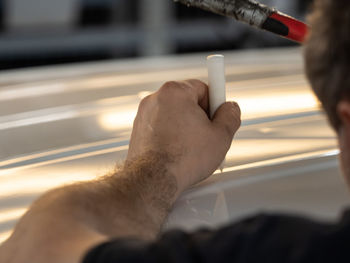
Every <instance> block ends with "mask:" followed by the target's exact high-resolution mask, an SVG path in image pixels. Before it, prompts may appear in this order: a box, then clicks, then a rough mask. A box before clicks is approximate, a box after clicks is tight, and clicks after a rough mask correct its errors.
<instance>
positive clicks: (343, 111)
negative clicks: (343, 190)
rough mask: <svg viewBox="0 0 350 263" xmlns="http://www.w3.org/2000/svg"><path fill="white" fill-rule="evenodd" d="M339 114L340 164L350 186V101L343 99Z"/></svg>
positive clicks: (338, 109)
mask: <svg viewBox="0 0 350 263" xmlns="http://www.w3.org/2000/svg"><path fill="white" fill-rule="evenodd" d="M337 115H338V117H339V119H340V120H341V123H342V124H341V125H340V128H339V130H338V142H339V148H340V164H341V168H342V171H343V175H344V177H345V180H346V181H347V183H348V186H350V102H349V101H347V100H343V101H341V102H340V103H339V104H338V106H337Z"/></svg>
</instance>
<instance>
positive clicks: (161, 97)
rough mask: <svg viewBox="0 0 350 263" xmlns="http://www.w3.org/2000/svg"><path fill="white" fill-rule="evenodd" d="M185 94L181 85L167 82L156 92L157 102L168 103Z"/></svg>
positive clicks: (175, 82)
mask: <svg viewBox="0 0 350 263" xmlns="http://www.w3.org/2000/svg"><path fill="white" fill-rule="evenodd" d="M184 94H185V92H184V89H183V85H182V84H181V83H180V82H177V81H168V82H166V83H165V84H163V85H162V86H161V87H160V89H159V90H158V92H157V98H158V101H159V102H168V101H170V100H173V99H177V98H179V97H181V96H183V95H184Z"/></svg>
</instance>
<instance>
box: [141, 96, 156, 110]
mask: <svg viewBox="0 0 350 263" xmlns="http://www.w3.org/2000/svg"><path fill="white" fill-rule="evenodd" d="M151 96H153V95H148V96H147V97H145V98H143V99H142V100H141V101H140V104H139V108H144V107H146V106H147V105H148V104H149V102H150V100H151Z"/></svg>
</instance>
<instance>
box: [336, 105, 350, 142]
mask: <svg viewBox="0 0 350 263" xmlns="http://www.w3.org/2000/svg"><path fill="white" fill-rule="evenodd" d="M337 115H338V117H339V119H340V120H341V125H342V129H343V131H346V132H347V133H349V136H350V102H349V101H347V100H342V101H340V102H339V103H338V105H337ZM344 129H345V130H344Z"/></svg>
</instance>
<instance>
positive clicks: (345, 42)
mask: <svg viewBox="0 0 350 263" xmlns="http://www.w3.org/2000/svg"><path fill="white" fill-rule="evenodd" d="M309 23H310V25H311V27H312V32H311V34H310V36H309V39H308V42H307V44H306V48H305V61H306V73H307V76H308V78H309V80H310V83H311V86H312V88H313V90H314V92H315V93H316V95H317V97H318V98H319V100H320V101H321V103H322V106H323V108H324V110H325V112H326V113H327V115H328V119H329V121H330V123H331V125H332V126H333V128H334V129H335V130H336V132H337V134H338V139H339V144H340V148H341V159H342V166H343V170H344V173H345V175H346V176H347V178H350V1H349V0H315V5H314V11H313V13H312V15H311V16H310V21H309Z"/></svg>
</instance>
